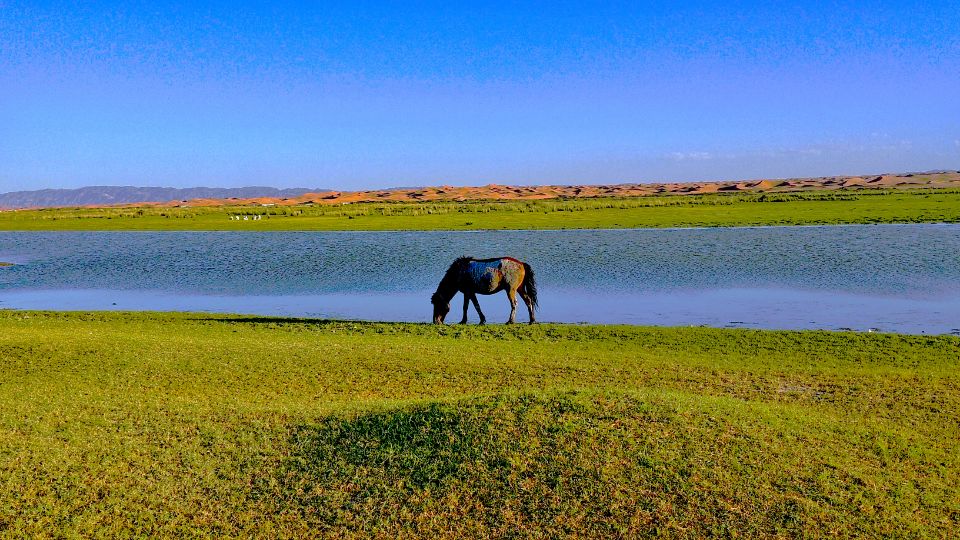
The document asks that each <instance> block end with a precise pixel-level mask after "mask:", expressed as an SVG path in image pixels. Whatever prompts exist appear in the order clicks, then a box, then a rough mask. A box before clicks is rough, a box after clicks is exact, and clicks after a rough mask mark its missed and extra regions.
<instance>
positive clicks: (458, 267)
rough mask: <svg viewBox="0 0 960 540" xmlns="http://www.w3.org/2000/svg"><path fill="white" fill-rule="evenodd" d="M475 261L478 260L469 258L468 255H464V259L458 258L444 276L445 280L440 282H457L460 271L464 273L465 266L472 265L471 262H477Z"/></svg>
mask: <svg viewBox="0 0 960 540" xmlns="http://www.w3.org/2000/svg"><path fill="white" fill-rule="evenodd" d="M475 260H476V259H474V258H473V257H468V256H466V255H464V256H463V257H457V258H456V260H454V261H453V263H452V264H450V268H447V273H446V274H444V275H443V279H441V280H440V283H443V282H445V281H449V280H454V281H456V279H457V277H459V273H460V271H462V270H463V268H464V267H465V266H467V265H468V264H470V262H471V261H475Z"/></svg>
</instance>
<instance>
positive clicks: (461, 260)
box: [430, 255, 476, 303]
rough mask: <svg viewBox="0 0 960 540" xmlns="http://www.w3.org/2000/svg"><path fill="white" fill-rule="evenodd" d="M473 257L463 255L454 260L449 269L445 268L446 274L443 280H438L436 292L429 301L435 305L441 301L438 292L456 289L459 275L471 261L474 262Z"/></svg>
mask: <svg viewBox="0 0 960 540" xmlns="http://www.w3.org/2000/svg"><path fill="white" fill-rule="evenodd" d="M474 260H476V259H474V258H473V257H468V256H466V255H464V256H463V257H457V258H456V260H454V261H453V263H452V264H451V265H450V268H447V273H446V274H444V275H443V279H441V280H440V284H439V285H437V292H435V293H433V296H431V297H430V301H431V302H433V303H437V302H438V301H442V298H441V297H440V291H441V290H442V289H454V292H456V291H455V289H456V287H457V286H456V284H457V280H458V279H459V278H460V273H461V272H462V271H463V269H464V267H466V266H467V265H468V264H470V262H471V261H474Z"/></svg>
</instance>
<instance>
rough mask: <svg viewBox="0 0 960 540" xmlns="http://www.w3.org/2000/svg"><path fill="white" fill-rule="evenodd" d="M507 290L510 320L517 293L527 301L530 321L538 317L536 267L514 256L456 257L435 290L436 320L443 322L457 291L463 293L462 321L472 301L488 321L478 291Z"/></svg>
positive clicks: (512, 317)
mask: <svg viewBox="0 0 960 540" xmlns="http://www.w3.org/2000/svg"><path fill="white" fill-rule="evenodd" d="M500 291H507V298H509V299H510V320H508V321H507V323H508V324H509V323H512V322H514V317H515V316H516V314H517V294H519V295H520V298H521V299H523V303H524V304H526V305H527V311H528V312H529V313H530V324H533V323H534V321H535V320H536V318H535V317H534V313H533V312H534V310H535V309H536V307H537V284H536V282H535V281H534V279H533V268H531V267H530V265H529V264H527V263H525V262H522V261H518V260H517V259H514V258H512V257H500V258H498V259H474V258H473V257H460V258H459V259H457V260H455V261H453V264H451V265H450V268H448V269H447V273H446V274H445V275H444V276H443V279H441V280H440V285H438V286H437V292H435V293H433V297H431V298H430V302H431V303H432V304H433V322H434V323H436V324H443V319H444V318H445V317H446V316H447V313H450V300H451V299H453V297H454V296H455V295H456V294H457V293H458V292H462V293H463V319H460V324H466V322H467V308H468V307H469V304H470V302H471V301H473V307H475V308H477V313H478V314H479V315H480V324H483V323H485V322H486V321H487V318H486V317H484V316H483V312H482V311H480V303H479V302H477V295H478V294H494V293H497V292H500Z"/></svg>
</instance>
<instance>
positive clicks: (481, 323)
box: [478, 321, 487, 326]
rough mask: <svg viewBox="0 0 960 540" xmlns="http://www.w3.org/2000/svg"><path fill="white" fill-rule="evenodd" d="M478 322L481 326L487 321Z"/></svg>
mask: <svg viewBox="0 0 960 540" xmlns="http://www.w3.org/2000/svg"><path fill="white" fill-rule="evenodd" d="M478 324H479V325H480V326H483V325H485V324H487V321H480V322H479V323H478Z"/></svg>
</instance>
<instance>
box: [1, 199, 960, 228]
mask: <svg viewBox="0 0 960 540" xmlns="http://www.w3.org/2000/svg"><path fill="white" fill-rule="evenodd" d="M924 222H947V223H956V222H960V191H957V190H878V191H873V190H871V191H846V190H845V191H810V192H800V193H768V194H762V193H754V194H715V195H671V196H656V197H633V198H595V199H562V200H541V201H503V202H495V201H492V202H491V201H488V202H421V203H415V202H411V203H405V202H404V203H359V204H347V205H335V206H330V205H300V206H291V207H280V206H259V205H258V206H232V207H195V208H155V207H149V208H99V209H79V208H73V209H49V210H20V211H8V212H0V230H33V231H45V230H195V231H212V230H229V231H288V230H289V231H307V230H318V231H320V230H331V231H332V230H470V229H595V228H637V227H724V226H742V225H814V224H824V225H826V224H849V223H924Z"/></svg>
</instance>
